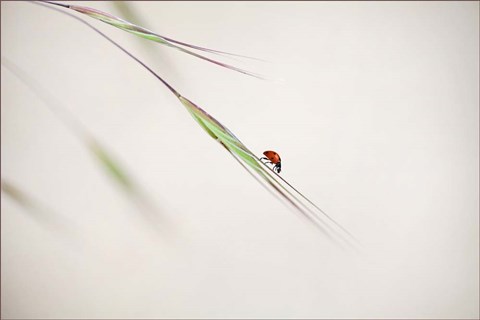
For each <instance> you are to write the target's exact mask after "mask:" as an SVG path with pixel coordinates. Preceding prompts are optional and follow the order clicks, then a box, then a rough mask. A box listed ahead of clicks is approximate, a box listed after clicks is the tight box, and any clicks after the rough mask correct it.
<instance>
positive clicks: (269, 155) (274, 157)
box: [260, 150, 282, 173]
mask: <svg viewBox="0 0 480 320" xmlns="http://www.w3.org/2000/svg"><path fill="white" fill-rule="evenodd" d="M263 155H264V156H265V157H262V158H260V160H269V161H270V162H265V163H273V164H274V166H273V171H275V172H277V173H280V171H282V159H280V156H279V155H278V153H276V152H275V151H270V150H268V151H265V152H264V153H263Z"/></svg>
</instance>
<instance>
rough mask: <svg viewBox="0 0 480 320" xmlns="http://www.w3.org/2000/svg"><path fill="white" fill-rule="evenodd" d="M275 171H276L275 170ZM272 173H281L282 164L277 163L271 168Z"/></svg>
mask: <svg viewBox="0 0 480 320" xmlns="http://www.w3.org/2000/svg"><path fill="white" fill-rule="evenodd" d="M275 169H276V170H275ZM273 171H277V173H280V172H281V171H282V163H281V162H279V163H277V164H276V165H275V166H274V167H273Z"/></svg>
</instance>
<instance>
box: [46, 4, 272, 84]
mask: <svg viewBox="0 0 480 320" xmlns="http://www.w3.org/2000/svg"><path fill="white" fill-rule="evenodd" d="M44 2H45V3H48V4H52V5H57V6H61V7H63V8H67V9H71V10H74V11H76V12H79V13H82V14H85V15H87V16H89V17H91V18H93V19H96V20H100V21H102V22H104V23H107V24H109V25H111V26H114V27H116V28H118V29H121V30H124V31H126V32H129V33H131V34H134V35H136V36H138V37H141V38H145V39H147V40H150V41H154V42H158V43H160V44H163V45H165V46H168V47H171V48H174V49H176V50H179V51H181V52H183V53H186V54H189V55H192V56H194V57H196V58H199V59H202V60H205V61H208V62H210V63H213V64H216V65H218V66H220V67H223V68H227V69H230V70H233V71H236V72H240V73H243V74H246V75H249V76H252V77H255V78H259V79H265V78H264V77H263V76H261V75H259V74H256V73H253V72H250V71H247V70H244V69H240V68H237V67H235V66H232V65H229V64H226V63H223V62H220V61H218V60H214V59H210V58H208V57H206V56H203V55H201V54H198V53H196V52H193V51H191V50H188V49H185V48H183V47H181V46H185V47H187V48H190V49H196V50H199V51H202V52H208V53H215V54H222V55H230V56H238V57H244V58H249V57H245V56H241V55H237V54H232V53H228V52H224V51H219V50H214V49H209V48H204V47H200V46H196V45H192V44H188V43H186V42H181V41H178V40H174V39H172V38H168V37H165V36H162V35H159V34H157V33H155V32H153V31H150V30H148V29H146V28H143V27H141V26H138V25H135V24H133V23H131V22H128V21H125V20H123V19H121V18H119V17H116V16H114V15H111V14H109V13H106V12H103V11H100V10H97V9H94V8H89V7H83V6H76V5H70V4H63V3H58V2H51V1H44Z"/></svg>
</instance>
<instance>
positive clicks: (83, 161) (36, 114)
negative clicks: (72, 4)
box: [1, 2, 479, 318]
mask: <svg viewBox="0 0 480 320" xmlns="http://www.w3.org/2000/svg"><path fill="white" fill-rule="evenodd" d="M83 5H87V6H92V7H94V8H97V9H100V10H105V11H107V12H110V13H112V14H116V15H121V13H120V12H119V11H117V8H116V7H115V6H114V4H112V3H103V2H91V3H90V2H87V3H83ZM131 6H132V7H133V9H134V10H135V11H136V12H137V14H139V16H141V17H142V21H141V23H142V24H144V25H145V26H146V27H148V28H149V29H152V30H154V31H156V32H158V33H160V34H163V35H166V36H170V37H172V38H175V39H178V40H181V41H186V42H190V43H193V44H197V45H201V46H205V47H210V48H215V49H219V50H225V51H229V52H234V53H239V54H244V55H249V56H254V57H258V58H262V59H265V60H267V62H258V61H251V60H243V62H241V61H236V60H223V61H226V62H229V63H231V64H235V65H238V66H241V67H244V68H247V69H249V70H251V71H254V72H261V73H264V74H265V75H267V76H268V77H270V78H274V79H276V80H279V81H262V80H258V79H255V78H251V77H247V76H244V75H241V74H237V73H234V72H232V71H228V70H225V69H222V68H219V67H217V66H214V65H211V64H208V63H206V62H203V61H200V60H197V59H195V58H193V57H190V56H187V55H185V54H182V53H180V52H176V51H175V50H173V49H169V48H165V47H162V46H161V45H159V44H155V43H151V44H150V43H148V41H147V40H140V39H137V38H136V37H135V36H133V35H130V34H127V33H125V32H123V31H120V30H116V29H114V28H113V27H111V26H108V25H106V24H103V23H101V22H97V21H94V20H92V19H91V18H88V17H85V19H87V20H88V21H89V22H91V23H92V24H93V25H95V26H97V27H98V28H100V29H101V30H102V31H104V32H106V33H107V34H109V35H111V36H112V37H113V38H114V39H116V40H117V41H119V42H120V43H121V44H122V45H124V46H125V47H127V48H128V49H129V50H131V51H132V52H133V53H134V54H136V55H138V57H140V58H141V59H143V60H144V61H146V62H147V63H148V65H150V66H151V67H153V68H154V69H155V70H156V71H157V72H158V73H159V74H160V75H162V76H163V77H165V79H167V81H169V82H171V84H172V85H173V86H174V87H175V88H177V89H178V90H179V91H180V92H181V93H182V94H183V95H185V96H186V97H188V98H190V99H191V100H193V101H194V102H196V103H197V104H199V105H200V106H201V107H203V108H204V109H206V110H207V111H208V112H209V113H211V114H212V115H214V116H215V117H216V118H217V119H219V120H220V121H221V122H223V123H224V124H225V125H227V126H228V127H229V128H230V129H231V130H232V131H233V132H234V133H235V134H236V135H237V136H238V137H239V138H240V139H241V140H242V141H243V142H244V143H245V144H246V145H247V146H248V147H249V148H250V149H252V150H253V151H254V152H256V153H258V155H261V153H262V152H263V151H264V150H266V149H273V150H276V151H278V152H279V153H280V155H281V156H282V160H283V171H282V176H283V177H284V178H285V179H287V180H288V181H289V182H290V183H292V184H293V185H295V186H296V187H297V188H298V189H299V190H301V191H302V192H303V193H304V194H305V195H307V196H308V197H309V198H310V199H311V200H313V201H314V202H315V203H317V204H318V205H319V206H320V207H322V208H323V209H324V210H326V211H327V212H328V213H329V214H330V215H331V216H333V217H334V218H335V219H336V220H337V221H339V222H340V223H341V224H342V225H344V226H345V227H346V228H348V229H349V230H350V231H351V232H352V233H353V234H355V235H356V237H357V238H359V239H360V241H361V243H362V245H363V249H364V251H363V253H361V254H356V253H351V252H348V251H342V250H339V248H338V247H336V246H334V245H332V244H331V243H330V242H329V241H327V239H325V238H324V237H322V236H321V235H320V234H319V233H318V232H317V230H315V229H314V228H312V227H311V226H309V225H308V223H306V222H305V221H303V220H302V219H298V217H297V216H296V215H295V214H294V213H293V212H292V211H291V210H290V209H288V208H287V207H285V206H284V205H283V204H282V203H280V202H278V201H277V199H276V198H274V197H272V196H271V195H270V194H268V193H267V192H266V191H265V190H264V189H263V188H262V187H261V186H260V185H259V184H258V183H257V182H256V181H255V180H254V179H252V178H251V176H249V175H248V174H247V173H246V172H245V171H244V170H243V169H242V168H241V167H240V166H239V165H238V164H237V163H236V162H235V161H234V160H233V158H231V157H230V156H229V155H228V154H227V153H226V152H225V150H223V148H221V147H219V145H217V144H216V143H215V142H214V141H213V140H212V139H211V138H210V137H209V136H208V135H206V134H205V133H204V132H203V131H202V129H201V128H200V127H199V126H198V125H197V124H196V123H195V122H194V121H193V119H192V118H191V117H190V116H189V114H188V113H187V112H186V111H185V109H184V108H183V106H182V105H181V104H180V103H179V102H178V101H177V100H176V99H175V97H174V96H173V95H172V94H170V93H169V92H168V91H167V90H166V88H165V87H164V86H163V85H162V84H161V83H160V82H159V81H158V80H156V79H155V78H154V77H152V76H151V75H150V74H148V73H147V72H146V70H144V69H143V68H141V67H140V66H139V65H137V64H136V63H135V62H133V60H131V59H130V58H129V57H127V56H126V55H125V54H124V53H122V52H121V51H119V50H118V49H116V48H115V47H114V46H112V45H111V44H110V43H108V42H107V41H105V40H104V39H103V38H101V37H100V36H99V35H97V34H96V33H94V32H93V31H91V30H90V29H88V28H87V27H86V26H84V25H82V24H81V23H79V22H78V21H75V20H74V19H72V18H70V17H68V16H66V15H62V14H60V13H58V12H55V11H52V10H48V9H47V8H44V7H40V6H37V5H34V4H31V3H19V2H2V3H1V9H2V12H1V18H2V21H1V27H2V29H1V30H2V31H1V36H2V38H1V44H2V56H3V57H5V58H8V59H9V60H11V61H13V62H14V63H15V64H17V65H18V66H19V67H21V68H23V69H24V70H26V71H27V72H28V73H29V75H30V76H31V77H33V78H34V79H36V80H37V81H39V82H41V83H42V84H43V86H45V87H46V88H48V90H49V91H50V92H52V93H53V94H54V96H55V97H56V99H58V100H59V101H61V102H62V103H63V104H64V107H65V108H66V109H68V110H69V111H70V112H71V113H72V114H73V115H74V116H75V117H76V118H77V119H78V120H80V121H81V122H82V123H84V124H85V125H86V127H87V128H88V130H89V131H90V132H91V133H92V134H93V135H95V136H96V137H97V139H98V140H99V141H100V142H101V143H102V144H103V145H104V146H106V148H107V149H108V150H109V151H110V152H111V153H112V154H113V155H115V157H116V159H117V160H118V161H119V162H120V163H121V164H122V165H123V167H125V168H126V170H127V171H128V173H129V174H130V176H131V177H132V179H134V180H135V181H136V183H137V184H138V185H139V186H140V187H141V188H142V190H144V192H145V194H146V195H147V196H148V198H149V199H150V200H149V201H151V202H153V203H155V205H156V207H157V208H158V215H159V221H161V222H160V224H161V228H160V229H161V231H160V232H159V231H158V230H157V229H155V228H152V223H151V221H150V222H149V220H145V219H144V218H145V216H144V215H143V214H142V209H141V208H140V207H139V206H138V205H137V204H136V203H134V202H133V201H132V199H130V198H129V197H128V196H126V194H125V192H123V190H121V188H120V187H119V186H118V185H117V184H115V182H114V181H113V180H112V179H111V177H110V176H109V175H108V173H107V172H105V171H104V170H103V169H102V167H101V166H100V165H99V163H98V162H97V161H96V159H95V158H94V157H93V156H92V154H91V153H89V151H88V149H87V148H86V147H85V144H84V141H82V140H79V139H78V138H77V137H76V136H75V135H73V134H72V132H71V131H70V129H69V128H68V127H65V126H64V125H63V124H62V123H61V122H60V121H59V120H58V118H57V117H56V116H55V114H54V113H52V112H51V111H50V110H49V109H48V108H47V107H46V105H45V104H44V102H42V100H40V99H39V98H38V97H37V96H36V95H34V94H33V93H32V91H30V90H29V89H28V87H26V86H25V85H24V84H23V83H22V82H21V81H20V80H18V78H16V77H15V76H14V75H13V74H12V73H11V72H10V71H8V70H7V69H5V68H4V67H3V66H2V71H1V77H2V89H1V90H2V91H1V93H2V98H1V99H2V100H1V105H2V107H1V112H2V113H1V116H2V120H1V126H2V127H1V134H2V137H1V143H2V156H1V161H2V164H1V172H2V179H3V180H4V181H8V182H9V183H11V184H13V185H15V186H17V187H18V188H19V189H21V190H22V191H23V192H25V193H26V194H28V195H30V196H31V197H32V198H34V199H36V200H37V201H38V202H39V203H41V204H42V206H43V208H48V210H44V212H37V211H35V210H26V209H25V208H23V207H22V206H20V205H19V204H18V203H17V202H15V201H14V200H12V198H10V197H8V196H7V195H6V194H5V193H2V238H1V239H2V254H1V257H2V265H1V267H2V270H1V271H2V272H1V276H2V287H1V293H2V297H1V302H2V317H3V318H51V317H56V318H71V317H75V318H89V317H94V318H138V317H142V318H345V317H348V318H392V317H395V318H424V317H428V318H477V317H478V316H479V309H478V308H479V305H478V301H479V273H478V268H479V254H478V250H479V241H478V240H479V219H478V209H479V201H478V194H479V189H478V174H479V171H478V160H479V159H478V154H479V147H478V144H479V141H478V140H479V139H478V132H479V131H478V130H479V126H478V123H479V122H478V119H479V114H478V110H479V109H478V105H479V91H478V90H479V89H478V88H479V40H478V39H479V4H478V2H402V3H400V2H352V3H349V2H308V3H307V2H303V3H302V2H253V3H247V2H148V3H147V2H145V3H143V2H136V3H132V4H131ZM77 15H78V14H77ZM134 22H135V21H134ZM47 211H48V212H47Z"/></svg>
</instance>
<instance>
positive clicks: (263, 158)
mask: <svg viewBox="0 0 480 320" xmlns="http://www.w3.org/2000/svg"><path fill="white" fill-rule="evenodd" d="M262 160H267V162H264V163H265V164H269V163H272V162H271V161H270V160H268V158H265V157H262V158H260V161H262Z"/></svg>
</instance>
